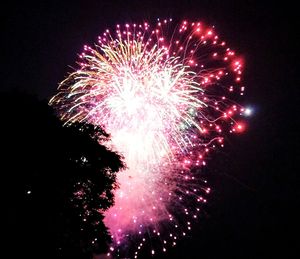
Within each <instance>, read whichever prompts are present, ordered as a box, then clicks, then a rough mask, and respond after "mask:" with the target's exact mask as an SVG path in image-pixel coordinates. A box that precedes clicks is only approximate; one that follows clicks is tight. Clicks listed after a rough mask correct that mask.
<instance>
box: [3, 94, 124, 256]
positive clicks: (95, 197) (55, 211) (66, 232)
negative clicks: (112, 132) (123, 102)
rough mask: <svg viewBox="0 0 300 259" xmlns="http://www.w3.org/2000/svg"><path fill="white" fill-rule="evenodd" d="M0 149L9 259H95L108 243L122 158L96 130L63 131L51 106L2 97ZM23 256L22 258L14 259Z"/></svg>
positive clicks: (31, 99) (17, 96) (24, 97)
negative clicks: (106, 217) (107, 217)
mask: <svg viewBox="0 0 300 259" xmlns="http://www.w3.org/2000/svg"><path fill="white" fill-rule="evenodd" d="M0 99H1V100H0V103H1V104H0V105H1V111H2V115H1V149H2V154H3V155H2V159H1V160H2V162H1V164H2V169H1V172H2V177H3V178H2V179H3V183H4V184H3V186H2V191H4V196H3V197H5V199H4V201H5V203H4V204H5V205H4V206H5V208H4V211H5V215H6V219H5V223H6V224H5V226H6V227H5V229H6V231H7V233H6V241H7V246H6V249H7V250H8V252H10V254H11V256H10V257H12V258H15V257H16V258H19V257H24V258H90V257H91V256H92V254H93V253H103V252H105V251H106V250H107V246H108V244H109V242H110V236H109V233H108V230H107V229H106V227H105V225H104V223H103V212H104V211H105V210H106V209H108V208H109V207H110V206H112V205H113V202H114V197H113V190H114V189H115V188H116V187H117V184H116V173H117V172H118V171H120V170H121V169H122V168H124V164H123V162H122V157H121V156H120V155H119V154H117V153H115V152H113V151H111V150H109V149H108V148H106V147H105V146H104V145H100V144H99V140H101V142H105V141H109V135H108V134H106V133H105V132H104V131H103V130H102V129H100V128H97V127H94V126H92V125H83V124H79V123H77V124H73V125H70V126H65V127H63V126H62V123H61V122H60V121H59V120H58V119H57V118H56V116H55V115H54V112H53V110H52V109H51V108H50V107H49V106H48V105H47V103H46V102H41V101H38V99H37V98H35V97H33V96H29V95H25V94H12V93H10V94H7V93H6V94H2V95H1V97H0ZM15 248H18V249H17V251H18V254H14V251H16V249H15Z"/></svg>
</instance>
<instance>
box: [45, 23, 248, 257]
mask: <svg viewBox="0 0 300 259" xmlns="http://www.w3.org/2000/svg"><path fill="white" fill-rule="evenodd" d="M79 65H80V67H79V68H78V70H77V71H75V72H73V73H71V74H70V75H69V76H68V77H67V78H66V79H65V80H64V81H62V82H61V84H60V86H59V92H58V94H57V95H56V96H54V97H53V98H52V99H51V101H50V103H51V104H52V105H54V106H55V107H56V108H57V109H58V110H59V112H60V115H61V118H62V120H64V121H65V122H66V123H72V122H76V121H80V122H86V123H90V124H94V125H99V126H101V127H103V128H104V129H105V130H106V131H107V132H108V133H110V134H111V143H110V148H111V149H114V150H117V151H118V152H119V153H121V154H123V155H124V157H125V163H126V165H127V169H126V170H125V171H123V172H120V173H119V175H118V177H117V178H118V183H119V186H120V188H119V189H118V190H117V191H116V192H115V205H114V206H113V207H112V208H111V209H109V210H108V211H106V212H105V223H106V225H107V226H108V228H109V229H110V232H111V234H112V236H113V240H114V245H112V247H111V254H114V253H115V251H116V250H118V251H119V252H120V249H121V248H122V245H123V244H124V243H127V241H128V240H129V239H134V240H135V242H134V244H133V246H134V248H133V250H134V256H135V257H137V256H138V255H139V251H140V250H141V248H142V246H143V243H144V242H146V241H147V240H148V239H149V238H150V237H151V238H153V237H158V238H159V239H161V247H159V248H156V249H154V248H150V251H149V253H150V254H155V253H156V250H161V251H166V249H167V247H170V246H174V245H176V242H177V240H178V239H179V238H180V237H181V236H185V235H186V233H187V232H188V231H189V230H190V229H191V224H192V221H193V220H194V219H196V218H197V214H198V213H199V211H200V206H201V204H203V203H205V202H206V200H205V194H206V193H209V191H210V189H209V188H208V187H205V186H206V185H205V181H204V182H201V181H200V177H199V172H198V171H199V170H196V168H200V167H201V166H204V165H205V158H206V156H207V153H208V152H209V151H210V150H211V149H212V148H214V147H216V146H217V145H219V146H221V147H222V146H223V138H224V134H227V133H233V132H236V133H239V132H242V131H243V130H244V128H245V124H244V123H243V122H242V121H240V120H237V119H236V118H237V117H238V116H241V115H245V114H246V115H247V111H249V110H248V109H246V110H245V109H244V108H242V107H240V106H239V105H237V104H235V103H233V101H231V100H233V99H234V97H236V96H237V95H243V92H244V86H243V85H242V79H241V78H242V66H243V60H242V59H241V58H239V57H237V56H236V55H235V52H234V51H233V50H231V49H230V48H229V47H228V46H227V45H226V43H225V42H224V41H222V40H220V39H219V37H218V35H216V33H215V31H214V28H210V27H207V26H205V25H204V24H202V23H200V22H191V23H190V22H187V21H183V22H182V23H181V24H179V25H176V24H175V25H174V24H173V22H172V20H171V19H169V20H162V21H160V20H158V22H157V23H156V24H155V25H154V26H152V25H150V24H149V23H146V22H145V23H141V24H125V25H123V26H121V25H117V27H116V30H115V31H113V32H111V31H110V30H106V31H105V32H104V33H103V34H102V35H101V36H100V37H99V41H98V45H96V46H95V47H93V48H92V47H88V46H85V47H84V52H83V53H82V54H81V55H80V62H79ZM191 204H192V206H191ZM144 246H145V245H144ZM131 250H132V249H131Z"/></svg>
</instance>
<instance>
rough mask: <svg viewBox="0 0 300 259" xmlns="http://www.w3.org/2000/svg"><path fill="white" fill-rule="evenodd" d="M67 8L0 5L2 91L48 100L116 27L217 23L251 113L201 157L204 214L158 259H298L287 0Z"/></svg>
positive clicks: (294, 87)
mask: <svg viewBox="0 0 300 259" xmlns="http://www.w3.org/2000/svg"><path fill="white" fill-rule="evenodd" d="M74 2H75V1H49V3H48V2H47V3H43V1H40V2H38V3H35V2H32V1H19V2H18V1H10V2H9V3H8V5H6V6H5V7H4V6H2V19H3V18H4V21H2V26H1V27H2V33H1V38H2V45H3V47H2V48H1V49H2V52H1V57H2V62H1V64H2V69H1V74H2V77H1V79H2V82H1V91H4V92H9V91H12V90H18V91H21V92H27V93H30V94H36V95H37V96H38V97H39V98H40V99H49V98H50V97H51V96H52V95H53V94H54V93H55V92H56V88H57V85H58V83H59V82H60V81H61V80H62V79H64V78H65V76H66V75H67V73H68V72H70V71H71V68H70V67H69V66H72V65H74V64H75V61H76V60H77V53H79V52H81V51H82V47H83V45H84V44H90V45H92V44H93V43H94V42H95V41H96V40H97V36H98V35H99V34H100V33H102V31H103V30H105V29H106V28H114V26H115V24H117V23H125V22H136V21H144V20H148V21H155V20H156V18H158V17H160V18H169V17H172V18H176V19H178V20H181V19H187V20H201V21H203V22H205V23H206V24H209V25H215V26H216V31H217V32H218V34H219V35H220V37H222V38H224V39H225V40H226V41H227V42H228V44H229V45H230V46H231V47H232V48H233V49H234V50H236V51H237V52H238V53H240V54H242V56H243V57H244V59H245V74H244V82H245V85H246V87H247V88H246V94H245V97H244V98H243V99H241V102H242V103H243V104H245V105H251V106H252V107H253V108H254V115H253V116H252V117H251V118H250V119H249V126H248V131H247V132H246V133H245V134H243V135H239V136H231V137H229V138H228V139H227V143H226V147H225V149H224V150H222V152H218V153H217V154H215V155H213V156H212V157H211V158H210V159H209V160H208V161H207V162H208V166H207V168H206V169H205V172H204V173H205V175H206V178H207V179H208V181H209V183H210V186H211V188H212V194H211V197H209V199H208V200H209V202H208V205H207V208H206V211H205V212H204V215H203V218H201V219H200V222H199V225H198V226H196V227H194V229H193V235H192V237H191V238H187V239H186V240H182V241H181V242H179V243H178V246H177V247H176V248H174V249H173V250H171V251H169V252H168V254H167V256H165V257H164V258H220V257H223V258H274V257H275V256H279V255H281V256H283V258H292V257H297V256H296V254H295V255H294V256H293V254H294V253H295V252H296V246H297V245H299V242H298V241H299V238H298V233H299V226H298V222H297V220H298V218H297V215H296V209H297V207H298V205H299V204H298V200H299V195H298V194H297V191H296V189H297V188H298V184H299V182H300V181H299V177H298V170H297V167H296V165H297V163H296V159H295V158H296V157H297V155H296V154H297V153H298V150H299V149H298V148H299V147H298V143H299V136H298V131H297V128H296V126H297V124H298V120H299V117H298V115H297V112H298V110H297V107H298V106H297V104H298V103H299V97H298V96H299V91H298V87H299V80H298V82H296V73H297V67H296V60H297V61H298V60H299V58H298V57H297V55H298V54H299V49H296V44H297V42H296V40H295V38H296V36H297V34H298V28H295V27H296V25H295V24H296V23H295V21H296V15H295V14H296V13H295V12H296V11H294V10H295V9H297V8H296V7H295V6H293V5H292V4H291V2H293V1H282V2H280V3H278V4H275V3H274V2H275V1H274V2H273V3H272V2H268V1H195V0H194V1H192V0H185V1H180V0H174V1H171V0H168V1H141V0H140V1H136V0H134V1H125V0H111V1H106V0H105V1H100V0H99V1H76V3H74ZM3 25H4V26H3ZM3 27H4V31H3ZM297 48H299V46H297ZM3 59H4V60H3ZM13 105H14V104H13V103H12V107H13ZM7 109H10V107H7ZM2 112H5V111H2ZM16 116H17V114H16ZM298 157H299V156H298ZM297 162H298V161H297ZM5 184H6V183H5ZM293 232H294V233H295V235H293Z"/></svg>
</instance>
